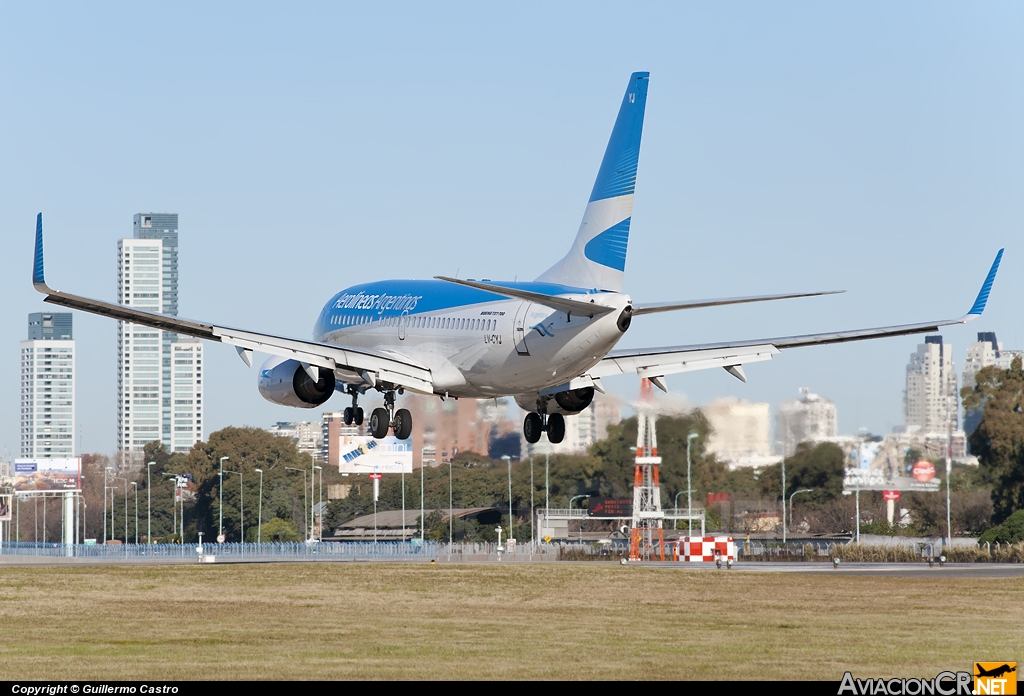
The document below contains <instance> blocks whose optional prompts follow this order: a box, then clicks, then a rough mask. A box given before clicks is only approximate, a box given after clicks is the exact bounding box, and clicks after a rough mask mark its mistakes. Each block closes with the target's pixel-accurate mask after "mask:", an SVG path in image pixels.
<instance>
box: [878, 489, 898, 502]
mask: <svg viewBox="0 0 1024 696" xmlns="http://www.w3.org/2000/svg"><path fill="white" fill-rule="evenodd" d="M899 499H900V492H899V491H882V500H892V501H897V500H899Z"/></svg>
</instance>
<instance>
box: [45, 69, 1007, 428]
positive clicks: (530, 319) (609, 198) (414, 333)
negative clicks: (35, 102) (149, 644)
mask: <svg viewBox="0 0 1024 696" xmlns="http://www.w3.org/2000/svg"><path fill="white" fill-rule="evenodd" d="M648 77H649V75H648V73H646V72H639V73H634V74H633V75H631V76H630V78H629V85H628V86H627V88H626V93H625V96H624V97H623V99H622V105H621V106H620V107H619V113H618V117H617V118H616V120H615V125H614V127H613V129H612V134H611V139H610V140H609V142H608V147H607V149H606V150H605V154H604V159H603V160H602V162H601V167H600V169H599V170H598V173H597V181H596V182H595V183H594V189H593V192H592V193H591V195H590V201H589V202H588V203H587V207H586V210H585V211H584V213H583V222H582V224H581V225H580V228H579V232H578V233H577V234H576V240H575V241H574V242H573V245H572V248H571V249H570V250H569V252H568V253H567V254H566V255H565V257H563V258H562V259H561V260H560V261H558V263H556V264H555V265H554V266H552V267H551V268H549V269H548V270H547V271H545V272H544V273H542V274H541V276H540V277H539V278H537V280H535V281H533V282H498V281H490V280H480V281H475V280H459V279H456V278H446V277H441V276H438V277H436V278H434V279H432V280H385V281H381V282H375V283H367V284H365V285H358V286H355V287H351V288H347V289H345V290H342V291H341V292H339V293H338V294H337V295H335V296H334V297H332V298H331V299H330V300H329V301H328V302H327V304H326V305H324V307H323V309H322V310H321V312H320V316H319V317H318V318H317V320H316V324H315V325H314V327H313V339H312V340H299V339H292V338H285V337H281V336H274V335H271V334H264V333H256V332H254V331H245V330H241V329H232V328H228V327H226V326H217V325H215V324H209V323H204V322H200V321H191V320H188V319H181V318H178V317H177V316H168V315H164V314H158V313H155V312H150V311H146V310H142V309H138V308H135V307H133V306H132V300H131V297H130V296H129V294H128V293H127V292H126V293H125V294H124V296H123V297H121V298H119V302H120V303H119V304H114V303H111V302H102V301H99V300H93V299H89V298H85V297H80V296H77V295H71V294H68V293H64V292H59V291H56V290H53V289H51V288H50V287H49V286H48V285H47V284H46V281H45V279H44V274H43V224H42V213H40V214H39V216H38V217H37V219H36V246H35V264H34V268H33V275H32V281H33V283H34V285H35V287H36V289H37V290H38V291H39V292H41V293H44V294H45V295H46V301H47V302H51V303H53V304H58V305H63V306H65V307H72V308H75V309H80V310H83V311H86V312H92V313H94V314H101V315H104V316H108V317H113V318H115V319H119V320H121V321H124V322H130V323H132V324H139V325H143V326H148V327H153V328H156V329H162V330H165V331H171V332H174V333H179V334H185V335H188V336H195V337H198V338H204V339H207V340H210V341H220V342H221V343H227V344H230V345H233V346H235V348H236V350H237V351H238V354H239V355H240V356H241V358H242V360H243V361H245V363H246V365H249V366H250V367H251V366H252V354H253V352H254V351H260V352H263V353H269V354H270V355H271V356H272V357H271V358H270V359H269V360H268V361H267V362H266V363H265V364H264V365H263V368H262V369H261V370H260V376H259V390H260V393H261V394H262V395H263V396H264V397H265V398H266V399H268V400H270V401H272V402H274V403H277V404H283V405H287V406H296V407H299V408H315V407H317V406H320V405H321V404H323V403H325V402H326V401H327V400H328V399H330V398H331V396H332V395H333V394H334V393H335V392H336V391H340V392H343V393H345V394H347V395H349V396H350V397H351V399H352V405H351V406H350V407H348V408H346V409H345V422H346V423H349V424H352V423H355V424H359V425H361V424H362V423H363V409H362V408H360V407H359V404H358V400H359V397H360V396H361V395H363V394H365V393H366V391H367V390H369V389H375V390H377V391H379V392H382V393H383V395H384V406H383V408H376V409H374V410H373V412H372V413H371V414H370V423H369V425H370V431H371V433H372V434H373V436H374V437H377V438H382V437H385V436H386V435H387V433H388V430H389V429H390V430H392V431H393V432H394V435H395V436H396V437H398V438H399V439H405V438H407V437H409V435H410V433H411V432H412V417H411V415H410V413H409V411H408V410H407V409H398V410H395V397H396V394H402V393H403V392H404V391H405V390H410V391H413V392H418V393H421V394H436V395H439V396H441V397H468V398H494V397H499V396H514V397H515V399H516V402H517V403H518V404H519V405H520V406H522V407H523V408H524V409H525V410H526V411H527V416H526V420H525V422H524V424H523V431H524V434H525V436H526V440H527V441H528V442H531V443H533V442H537V441H538V440H539V439H540V438H541V435H542V434H543V433H547V437H548V439H549V440H550V441H551V442H555V443H557V442H560V441H561V440H562V438H563V437H564V435H565V419H564V416H566V415H573V414H577V413H579V412H580V411H582V410H583V409H585V408H587V407H588V406H589V404H590V402H591V400H592V399H593V398H594V392H595V390H596V391H602V392H603V391H604V389H603V386H602V384H601V379H602V378H603V377H607V376H610V375H617V374H622V373H627V372H636V374H637V375H639V376H640V377H645V378H647V379H649V380H651V382H653V383H654V384H655V385H657V386H658V387H660V388H661V389H666V385H665V381H664V377H665V376H666V375H670V374H676V373H680V372H688V371H692V370H704V369H708V368H713V367H721V368H724V369H725V370H727V371H728V372H729V373H731V374H732V375H734V376H736V377H738V378H739V379H741V380H744V381H746V377H745V375H744V373H743V367H742V366H743V365H745V364H747V363H751V362H758V361H762V360H769V359H771V357H772V356H773V355H775V354H776V353H778V352H779V351H780V350H784V349H787V348H796V347H799V346H812V345H821V344H825V343H840V342H844V341H859V340H864V339H869V338H880V337H884V336H900V335H904V334H914V333H923V332H928V331H935V330H936V329H938V327H940V326H945V325H949V324H960V323H963V322H966V321H969V320H971V319H973V318H974V317H976V316H979V315H980V314H981V313H982V311H984V309H985V303H986V301H987V300H988V296H989V292H990V290H991V288H992V283H993V281H994V280H995V275H996V271H997V269H998V267H999V261H1000V258H1001V257H1002V253H1003V252H1002V250H1000V251H999V253H998V254H997V255H996V258H995V261H994V262H993V263H992V267H991V269H990V270H989V272H988V276H987V277H986V278H985V281H984V284H983V285H982V287H981V292H980V293H979V294H978V297H977V299H976V300H975V302H974V305H973V306H972V307H971V308H970V310H969V311H968V312H967V314H965V315H963V316H961V317H959V318H956V319H946V320H942V321H930V322H923V323H918V324H905V325H902V326H889V327H881V328H873V329H861V330H855V331H839V332H834V333H824V334H808V335H804V336H786V337H780V338H766V339H759V340H750V341H737V342H726V343H708V344H697V345H684V346H671V347H664V348H641V349H626V350H621V349H620V350H616V349H615V346H616V344H617V343H618V342H619V340H620V339H621V338H622V337H623V335H625V333H626V331H627V330H628V329H629V326H630V323H631V322H632V321H633V319H634V317H637V316H642V315H645V314H652V313H655V312H667V311H674V310H683V309H693V308H697V307H711V306H717V305H728V304H739V303H745V302H764V301H767V300H781V299H786V298H794V297H809V296H813V295H826V294H830V293H827V292H808V293H794V294H781V295H760V296H753V297H731V298H723V299H712V300H693V301H688V302H664V303H658V304H641V303H634V302H633V300H632V299H631V298H630V297H629V295H627V294H625V293H623V291H622V281H623V272H624V270H625V267H626V247H627V243H628V241H629V223H630V217H631V215H632V210H633V190H634V186H635V183H636V172H637V163H638V161H639V158H640V135H641V132H642V130H643V121H644V107H645V105H646V103H647V85H648Z"/></svg>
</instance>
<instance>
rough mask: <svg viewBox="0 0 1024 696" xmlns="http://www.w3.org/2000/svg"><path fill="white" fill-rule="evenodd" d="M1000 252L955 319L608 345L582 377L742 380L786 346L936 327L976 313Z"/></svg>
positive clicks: (655, 380) (988, 288)
mask: <svg viewBox="0 0 1024 696" xmlns="http://www.w3.org/2000/svg"><path fill="white" fill-rule="evenodd" d="M1002 258H1003V250H1002V249H1000V250H999V253H997V254H996V258H995V261H993V262H992V267H991V268H990V269H989V272H988V275H987V276H986V277H985V282H984V283H983V284H982V286H981V291H980V292H979V293H978V297H977V299H975V301H974V304H973V305H972V306H971V308H970V310H968V312H967V314H965V315H963V316H961V317H959V318H957V319H943V320H940V321H929V322H923V323H920V324H902V325H899V326H883V327H878V328H873V329H859V330H854V331H835V332H831V333H817V334H804V335H802V336H781V337H778V338H762V339H756V340H749V341H726V342H722V343H704V344H697V345H689V346H668V347H664V348H641V349H632V350H631V349H625V350H613V351H611V352H610V353H608V355H607V356H605V358H604V359H603V360H602V361H601V362H599V363H598V364H597V365H595V366H594V367H593V368H592V369H591V370H589V371H588V372H587V373H586V375H585V376H584V377H590V378H591V379H592V380H598V379H600V378H601V377H608V376H611V375H618V374H625V373H629V372H636V373H637V374H638V375H639V376H640V377H646V378H648V379H650V380H651V381H652V382H653V383H654V384H655V385H657V386H658V387H659V388H661V389H663V390H665V391H668V390H667V388H666V386H665V382H664V380H663V379H662V378H663V377H664V376H665V375H671V374H676V373H679V372H691V371H694V370H706V369H708V368H712V367H722V368H725V369H726V370H727V371H728V372H729V373H730V374H733V375H734V376H736V377H737V378H739V379H741V380H743V381H746V376H745V375H744V374H743V369H742V366H743V365H744V364H746V363H751V362H760V361H762V360H771V358H772V356H773V355H775V354H777V353H779V352H780V351H782V350H784V349H787V348H800V347H803V346H818V345H826V344H829V343H845V342H847V341H864V340H867V339H871V338H884V337H886V336H904V335H907V334H916V333H927V332H929V331H937V330H938V329H939V327H941V326H950V325H953V324H964V323H966V322H968V321H970V320H971V319H974V318H975V317H978V316H981V313H982V312H984V311H985V304H986V303H987V302H988V296H989V293H990V292H991V291H992V283H993V282H994V281H995V278H996V271H998V270H999V262H1000V260H1001V259H1002Z"/></svg>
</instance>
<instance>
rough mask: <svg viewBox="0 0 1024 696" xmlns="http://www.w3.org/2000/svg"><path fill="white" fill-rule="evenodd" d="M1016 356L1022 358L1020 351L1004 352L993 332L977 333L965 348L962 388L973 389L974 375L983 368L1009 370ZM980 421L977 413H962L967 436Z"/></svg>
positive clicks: (1023, 352)
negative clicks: (972, 341)
mask: <svg viewBox="0 0 1024 696" xmlns="http://www.w3.org/2000/svg"><path fill="white" fill-rule="evenodd" d="M1017 356H1024V351H1021V350H1004V349H1003V344H1002V343H1000V342H999V341H998V340H997V339H996V334H995V332H994V331H979V332H978V340H977V341H975V342H974V343H971V344H970V345H969V346H967V359H966V360H964V373H963V381H962V384H963V387H964V388H965V389H973V388H974V384H975V381H974V378H975V375H977V374H978V372H979V371H980V370H981V369H982V368H983V367H989V366H990V365H995V366H996V367H998V368H999V369H1000V370H1009V369H1010V364H1011V363H1012V362H1013V359H1014V358H1015V357H1017ZM980 421H981V413H980V412H979V411H968V412H966V413H964V430H965V431H966V432H967V434H968V435H970V434H971V433H973V432H974V430H975V428H977V427H978V423H979V422H980Z"/></svg>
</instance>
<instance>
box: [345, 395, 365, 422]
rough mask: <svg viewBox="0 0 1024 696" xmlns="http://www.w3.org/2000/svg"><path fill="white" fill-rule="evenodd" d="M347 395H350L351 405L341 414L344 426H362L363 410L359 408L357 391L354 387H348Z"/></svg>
mask: <svg viewBox="0 0 1024 696" xmlns="http://www.w3.org/2000/svg"><path fill="white" fill-rule="evenodd" d="M348 393H349V394H351V395H352V405H351V406H349V407H348V408H346V409H345V412H344V414H343V420H344V421H345V425H362V424H363V409H361V408H359V403H358V400H359V390H358V389H356V388H355V387H349V388H348Z"/></svg>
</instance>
